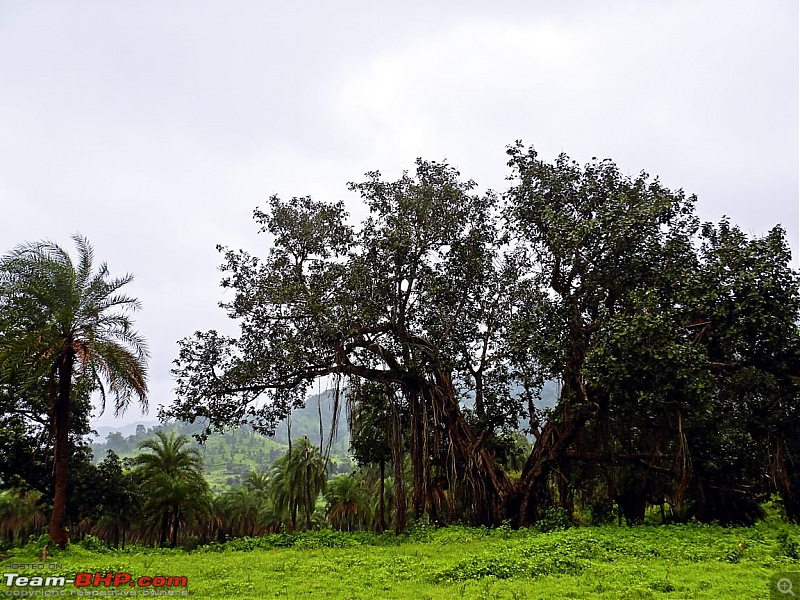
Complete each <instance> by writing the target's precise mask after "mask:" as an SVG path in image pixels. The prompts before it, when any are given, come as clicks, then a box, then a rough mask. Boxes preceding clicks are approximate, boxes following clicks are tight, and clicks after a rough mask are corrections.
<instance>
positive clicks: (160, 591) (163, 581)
mask: <svg viewBox="0 0 800 600" xmlns="http://www.w3.org/2000/svg"><path fill="white" fill-rule="evenodd" d="M3 578H4V579H5V584H6V591H5V595H6V596H13V597H36V596H55V595H58V596H64V595H67V594H69V595H71V596H106V595H115V596H118V595H125V596H134V595H136V592H135V591H134V590H130V591H131V593H126V594H121V593H111V594H109V593H108V592H110V591H111V590H102V591H106V593H100V592H101V590H100V589H99V588H122V589H125V588H128V589H130V588H142V596H178V595H180V596H186V595H188V591H187V590H186V587H187V585H188V580H187V578H186V577H174V576H171V577H168V576H166V575H156V576H154V577H149V576H146V575H145V576H142V577H134V576H133V575H131V574H130V573H87V572H81V573H76V574H75V577H72V578H69V579H67V578H66V577H64V576H48V577H44V576H39V575H36V576H23V575H21V574H20V573H3ZM67 585H74V586H75V587H76V588H79V589H77V590H69V592H67V591H66V590H64V589H63V588H64V586H67ZM8 588H14V589H8ZM42 588H45V589H42ZM54 588H62V589H61V590H57V589H54ZM176 588H177V589H176ZM122 589H121V590H115V591H122ZM48 592H50V593H48ZM52 592H55V593H52Z"/></svg>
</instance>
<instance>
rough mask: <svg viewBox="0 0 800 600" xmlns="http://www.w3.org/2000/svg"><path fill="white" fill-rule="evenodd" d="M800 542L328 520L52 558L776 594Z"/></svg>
mask: <svg viewBox="0 0 800 600" xmlns="http://www.w3.org/2000/svg"><path fill="white" fill-rule="evenodd" d="M38 552H39V549H38V548H37V545H36V544H31V545H29V546H27V547H26V548H25V549H21V550H17V551H15V552H14V555H13V556H12V557H9V558H7V559H6V560H4V562H3V564H8V563H9V562H17V563H19V562H36V561H37V560H38ZM799 553H800V527H798V526H790V525H786V524H779V523H772V524H768V523H762V524H759V525H757V526H755V527H750V528H722V527H717V526H702V525H671V526H660V527H649V526H642V527H634V528H620V527H613V526H607V527H583V528H574V529H567V530H557V531H551V532H547V533H541V532H539V531H537V530H535V529H526V530H518V531H513V530H511V529H508V528H505V527H500V528H497V529H494V530H487V529H472V528H465V527H446V528H442V529H434V528H431V527H416V528H415V529H414V530H413V531H412V532H411V533H409V534H408V535H404V536H400V537H395V536H394V535H392V534H383V535H375V534H366V533H355V534H347V533H339V532H334V531H319V532H310V533H300V534H295V535H273V536H265V537H263V538H252V539H247V538H245V539H240V540H233V541H231V542H228V543H227V544H225V545H212V546H205V547H201V548H198V549H197V550H195V551H193V552H185V551H183V550H158V549H150V548H132V549H129V550H127V551H124V552H122V551H113V550H106V549H105V548H104V547H103V546H102V545H100V544H99V543H98V542H97V541H96V540H93V539H90V540H88V541H87V542H85V543H84V544H83V545H72V546H70V547H69V548H68V549H67V550H65V551H63V552H55V553H53V554H52V555H51V556H50V558H49V559H48V560H49V562H53V563H59V564H61V565H63V566H62V573H61V574H64V575H74V574H75V573H76V572H78V571H90V572H91V571H106V570H112V571H116V572H119V571H130V572H131V573H132V574H133V575H134V577H136V576H144V575H148V576H155V575H167V576H186V577H188V581H189V586H188V589H189V594H190V597H195V598H212V599H213V598H340V599H345V598H350V599H357V598H363V599H374V598H430V599H433V598H437V599H438V598H441V599H445V598H446V599H452V598H508V599H519V598H528V599H534V598H586V597H590V598H609V599H610V598H631V599H632V598H676V599H677V598H681V599H684V598H698V599H700V598H709V599H710V598H715V599H716V598H736V599H740V598H766V597H768V596H769V591H768V589H769V588H768V586H769V582H770V578H771V577H772V576H773V575H774V574H775V573H778V572H782V571H800V560H798V554H799ZM3 568H4V571H6V572H7V571H8V569H7V568H6V567H3ZM31 574H32V575H33V574H37V573H31ZM38 574H41V573H38ZM55 574H56V573H48V575H55ZM68 589H69V588H68Z"/></svg>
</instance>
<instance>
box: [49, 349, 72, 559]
mask: <svg viewBox="0 0 800 600" xmlns="http://www.w3.org/2000/svg"><path fill="white" fill-rule="evenodd" d="M74 361H75V351H74V350H73V349H72V348H68V349H67V351H66V352H65V354H64V356H63V358H62V359H61V361H60V362H59V364H58V395H57V396H56V397H55V399H54V402H53V405H54V406H53V430H54V434H55V452H54V461H53V462H54V465H53V470H54V477H53V479H54V497H53V512H52V514H51V515H50V539H52V540H53V543H54V544H57V545H58V547H59V548H62V549H63V548H66V546H67V538H68V536H67V529H66V521H67V484H68V483H69V408H70V392H71V388H72V366H73V364H74Z"/></svg>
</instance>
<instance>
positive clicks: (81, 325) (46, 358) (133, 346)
mask: <svg viewBox="0 0 800 600" xmlns="http://www.w3.org/2000/svg"><path fill="white" fill-rule="evenodd" d="M72 239H73V240H74V242H75V245H76V246H77V250H78V263H77V265H75V264H74V263H73V261H72V259H71V258H70V256H69V254H68V253H67V252H66V251H65V250H63V249H62V248H61V247H60V246H57V245H56V244H54V243H52V242H47V241H45V242H34V243H26V244H22V245H20V246H17V247H16V248H15V249H14V250H12V251H11V252H10V253H9V254H7V255H6V256H4V257H3V258H2V260H0V312H2V313H3V315H2V319H1V320H2V322H3V323H4V328H5V332H6V335H2V336H0V381H12V380H13V381H16V382H18V383H19V382H22V383H23V385H27V386H31V387H36V388H39V389H41V387H42V386H43V387H44V389H45V390H46V392H45V395H46V398H47V404H48V413H49V419H50V428H51V431H52V433H53V436H54V438H55V443H54V469H53V473H54V475H53V477H54V485H53V488H54V498H53V511H52V513H51V517H50V537H51V538H52V540H53V542H54V543H56V544H58V545H59V546H61V547H62V548H63V547H64V546H66V544H67V531H66V528H65V524H66V508H67V482H68V478H69V459H70V449H69V432H70V417H71V413H72V412H73V410H79V408H78V404H79V402H78V394H77V390H79V389H84V390H85V389H97V390H99V391H100V395H101V400H102V407H103V409H105V405H106V396H107V393H110V394H112V395H113V397H114V412H115V414H117V415H119V414H121V413H122V412H124V411H125V409H126V408H127V407H128V405H129V404H130V403H131V400H132V397H133V396H136V397H137V399H138V400H139V402H140V404H141V405H142V406H143V407H144V408H146V407H147V381H146V373H147V366H146V359H147V357H148V351H147V346H146V343H145V341H144V339H143V338H142V337H141V336H139V335H138V334H137V333H136V332H135V331H134V330H133V328H132V325H133V323H132V320H131V318H130V317H129V313H130V312H132V311H135V310H137V309H138V308H139V302H138V301H137V300H135V299H133V298H131V297H129V296H126V295H124V294H120V293H119V289H120V288H122V287H123V286H125V285H126V284H128V283H130V282H131V280H132V279H133V276H132V275H125V276H123V277H120V278H116V279H112V278H110V276H109V271H108V267H107V266H106V264H105V263H103V264H101V265H100V266H99V268H98V269H97V270H94V269H93V260H94V252H93V250H92V247H91V245H90V244H89V242H88V241H87V240H86V239H85V238H83V237H81V236H79V235H75V236H73V238H72Z"/></svg>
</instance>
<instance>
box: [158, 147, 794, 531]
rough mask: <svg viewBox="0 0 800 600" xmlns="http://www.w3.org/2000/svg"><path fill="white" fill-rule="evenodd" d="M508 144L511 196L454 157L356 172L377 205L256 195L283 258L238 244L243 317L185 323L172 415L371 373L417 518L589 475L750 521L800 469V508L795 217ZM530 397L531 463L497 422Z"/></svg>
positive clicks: (228, 265)
mask: <svg viewBox="0 0 800 600" xmlns="http://www.w3.org/2000/svg"><path fill="white" fill-rule="evenodd" d="M508 155H509V166H510V168H511V175H510V177H509V180H510V182H511V185H510V187H509V189H508V190H507V191H506V192H505V193H504V194H502V195H499V194H497V193H495V192H491V191H488V192H485V193H483V194H479V193H476V191H475V190H476V187H477V186H476V184H475V183H474V182H473V181H471V180H464V179H462V177H461V175H460V173H458V171H457V170H456V169H454V168H453V167H451V166H449V165H447V164H446V163H437V162H429V161H423V160H421V159H420V160H418V161H417V163H416V169H415V171H414V173H413V174H409V173H404V174H403V176H402V177H401V178H400V179H399V180H397V181H392V182H387V181H384V180H383V178H382V177H381V175H380V173H379V172H370V173H367V176H366V181H365V182H362V183H351V184H350V185H349V188H350V190H352V191H354V192H357V193H358V194H359V195H360V196H361V198H362V200H363V201H364V203H365V204H366V206H367V207H368V209H369V216H368V217H367V218H366V219H365V220H364V221H363V222H362V223H360V224H358V225H352V224H350V223H349V222H348V215H347V214H346V212H345V210H344V205H343V203H341V202H338V203H325V202H319V201H315V200H312V199H311V198H308V197H303V198H294V199H292V201H290V202H284V201H282V200H281V199H279V198H278V197H272V198H271V199H270V201H269V207H268V209H267V210H266V211H263V212H262V211H261V210H256V211H255V213H254V217H255V220H256V223H257V224H258V226H259V228H260V231H261V232H262V233H264V234H266V236H267V239H268V250H267V253H266V256H265V257H263V258H259V257H257V256H254V255H252V254H250V253H248V252H246V251H244V250H238V251H235V250H231V249H227V248H224V247H220V251H221V252H222V253H223V256H224V264H223V267H222V268H223V271H224V272H225V278H224V279H223V281H222V285H223V287H226V288H231V289H232V290H233V291H234V292H235V295H234V298H233V299H232V300H231V301H230V302H229V303H227V304H225V305H224V306H225V308H226V309H227V311H228V313H229V315H230V316H231V318H234V319H236V320H237V321H238V322H239V323H240V326H241V334H240V335H239V337H237V338H232V337H226V336H222V335H220V334H218V333H217V332H215V331H208V332H198V333H196V334H195V336H194V337H192V338H187V339H185V340H183V341H181V342H180V352H179V356H178V359H177V360H176V366H175V370H174V373H175V375H176V379H177V384H178V387H177V390H178V399H177V400H176V401H175V403H174V404H173V405H172V406H171V407H170V408H169V409H168V410H166V411H165V412H164V413H163V416H172V417H178V418H181V419H183V420H189V421H192V420H194V419H197V418H201V417H202V418H206V419H208V420H209V423H210V427H211V428H223V427H226V426H231V425H236V424H240V423H245V422H247V423H250V424H252V425H254V426H256V427H258V428H261V429H262V430H263V431H270V430H271V429H272V428H273V427H274V424H275V423H276V421H277V420H278V419H280V418H283V417H284V416H285V415H286V414H288V413H289V412H290V411H291V409H292V407H294V406H298V405H300V404H302V402H303V401H304V398H305V394H306V391H307V389H308V388H309V386H310V385H311V383H312V382H313V381H314V380H315V379H316V378H318V377H321V376H332V377H333V378H334V379H335V380H336V381H337V382H340V384H341V385H342V386H344V387H349V389H351V390H354V391H355V390H371V392H370V393H367V394H364V393H359V395H358V400H359V402H361V403H364V402H366V403H367V404H369V403H370V402H371V403H373V404H374V406H373V407H372V412H373V414H375V415H381V418H386V419H388V420H389V423H388V424H387V425H386V426H385V427H381V428H380V431H381V432H383V433H381V437H382V440H383V441H381V440H378V439H376V440H375V443H377V444H378V445H380V444H381V443H385V442H386V441H387V436H386V435H385V434H386V433H387V432H388V443H389V444H390V445H391V446H392V452H391V460H392V462H393V463H394V467H395V474H396V475H397V474H400V472H399V471H398V470H397V469H398V467H402V461H403V460H404V457H405V456H408V457H409V459H410V463H411V469H412V472H413V493H412V505H413V511H414V514H415V516H417V517H420V516H422V514H424V513H427V514H428V515H429V516H430V517H431V518H432V519H433V520H438V519H451V520H454V519H466V520H468V521H471V522H476V523H487V524H492V523H499V522H500V520H502V519H504V518H510V519H512V520H513V521H514V522H515V523H519V524H525V523H529V522H531V521H533V520H535V519H537V518H540V517H541V515H542V514H543V511H544V510H546V509H547V508H548V507H550V506H554V505H559V506H562V507H563V508H566V509H570V508H571V507H572V506H573V503H574V501H575V499H576V497H579V499H581V501H582V502H594V501H597V502H601V501H608V500H613V501H616V502H617V504H618V505H619V506H620V507H621V508H622V509H623V510H624V511H625V516H626V517H629V518H630V519H631V520H633V521H635V520H637V519H638V517H639V515H640V513H641V510H640V508H639V507H640V506H642V505H643V504H642V503H643V502H657V501H658V498H659V497H660V501H661V502H662V503H663V502H664V501H665V499H667V500H668V501H669V502H670V503H672V504H674V505H675V506H676V507H677V509H678V510H680V511H690V510H691V511H694V512H695V513H696V514H697V515H698V517H700V518H711V517H710V515H713V514H719V513H720V511H721V512H722V513H725V514H726V515H727V516H726V518H728V517H730V520H746V519H747V518H748V517H747V515H750V514H752V511H751V508H752V503H753V501H754V500H755V499H757V498H759V497H763V496H764V494H767V493H769V492H770V491H771V490H778V491H780V492H781V494H782V496H783V498H784V502H785V504H786V506H787V510H789V511H790V513H791V514H793V515H795V517H794V518H797V512H796V511H797V509H796V506H797V501H796V497H797V484H798V478H797V471H796V470H794V468H793V465H794V464H795V463H796V458H797V457H799V456H800V455H798V448H797V446H796V445H795V443H794V442H793V441H791V440H790V439H789V438H790V436H788V431H791V430H792V428H793V427H796V426H797V425H798V423H797V415H796V406H797V400H798V392H799V391H800V389H799V388H798V373H800V368H798V365H800V362H799V361H798V343H797V342H798V321H799V320H800V291H799V289H798V275H797V273H795V272H794V271H792V270H791V269H790V268H789V266H788V250H787V247H786V241H785V235H784V232H783V230H782V229H781V228H780V227H776V228H775V229H773V230H772V231H771V232H769V233H768V234H767V235H766V236H764V237H763V238H755V239H751V238H749V237H748V236H745V235H744V234H743V233H742V232H741V231H740V230H738V229H737V228H736V227H734V226H731V225H730V224H729V223H728V221H727V220H723V221H722V222H721V223H720V224H719V225H716V226H715V225H713V224H703V225H701V224H700V222H699V220H698V218H697V216H696V214H695V201H696V199H695V198H694V197H691V196H689V197H687V196H686V195H685V194H684V193H683V192H682V191H680V190H679V191H672V190H669V189H667V188H666V187H664V186H663V185H662V184H661V183H660V182H659V181H658V179H653V178H651V177H650V176H649V175H648V174H646V173H641V174H639V175H637V176H635V177H632V176H627V175H623V174H622V173H621V172H620V171H619V168H618V167H617V166H616V165H615V164H614V163H613V162H612V161H610V160H593V161H592V162H590V163H589V164H587V165H585V166H580V165H578V164H577V163H576V162H575V161H572V160H570V159H569V158H568V157H567V156H566V155H561V156H559V157H558V158H557V159H556V160H555V161H554V162H553V163H548V162H545V161H543V160H541V159H540V158H539V157H538V155H537V153H536V152H535V150H534V149H533V148H529V149H526V148H525V147H523V146H522V144H521V143H517V144H515V145H513V146H511V147H510V148H509V150H508ZM550 380H556V381H558V382H559V383H560V396H559V398H558V401H557V404H556V406H555V408H554V409H553V410H552V411H550V412H549V413H543V412H542V411H540V410H538V409H537V408H536V407H535V403H534V400H535V399H536V397H537V395H538V394H539V393H540V390H541V387H542V385H543V384H544V383H545V382H546V381H550ZM365 384H369V386H375V387H372V388H370V387H369V386H366V385H365ZM354 393H355V392H354ZM466 405H470V407H471V408H470V409H469V410H467V409H466V408H465V406H466ZM361 412H362V413H366V410H365V409H364V408H363V407H362V408H361ZM523 416H525V417H527V418H528V419H529V422H530V426H529V429H530V433H531V435H532V436H533V437H534V443H533V446H532V449H531V451H530V455H529V456H528V458H527V461H526V463H525V465H524V467H523V469H522V473H521V477H520V479H519V481H518V482H516V483H513V484H512V482H511V481H510V480H509V478H508V477H507V475H506V473H505V472H504V469H503V468H502V467H501V465H500V462H499V460H498V455H499V454H501V452H500V446H498V441H497V440H498V435H499V434H501V433H502V432H503V431H504V430H505V429H513V428H516V427H517V424H518V423H519V420H520V418H522V417H523ZM362 429H363V428H362ZM363 431H368V430H367V429H363ZM376 435H377V434H376ZM367 442H368V440H362V443H364V444H367ZM369 443H372V442H369ZM365 447H368V444H367V445H365ZM734 447H736V448H734ZM723 456H740V458H741V460H740V461H739V462H736V463H735V466H731V465H730V464H726V463H724V461H723V460H722V457H723ZM767 472H768V473H769V474H770V475H769V476H768V477H766V476H764V473H767ZM732 476H733V477H734V478H735V481H736V483H735V484H732V485H727V484H725V483H724V482H726V481H727V482H730V481H731V477H732ZM398 480H399V481H400V482H402V477H399V478H398V477H397V476H396V477H395V482H398ZM395 496H399V494H397V493H395ZM792 507H795V508H792ZM792 511H794V512H792Z"/></svg>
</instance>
